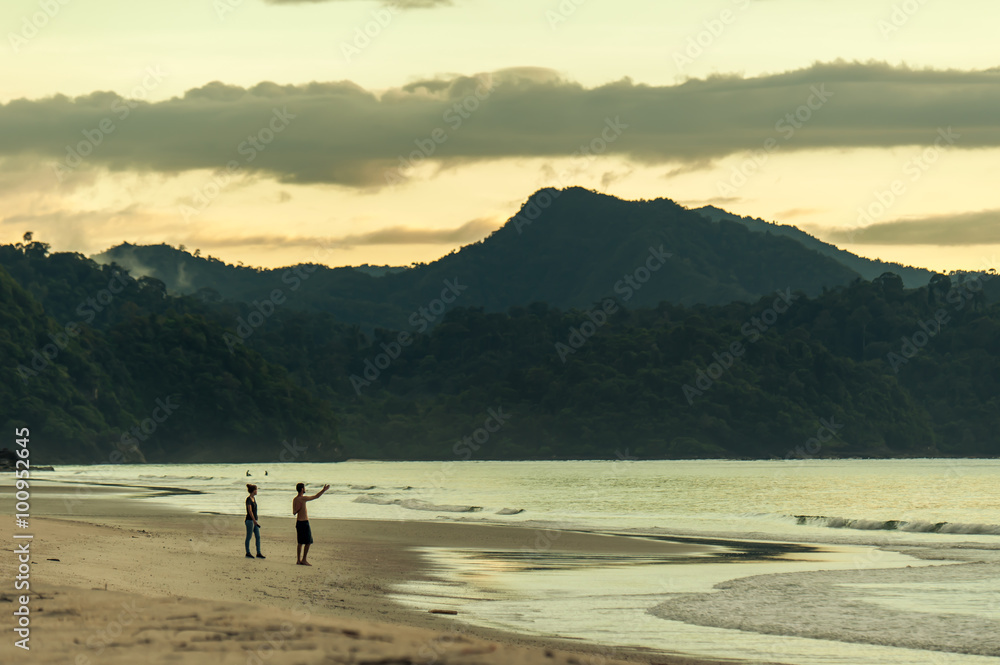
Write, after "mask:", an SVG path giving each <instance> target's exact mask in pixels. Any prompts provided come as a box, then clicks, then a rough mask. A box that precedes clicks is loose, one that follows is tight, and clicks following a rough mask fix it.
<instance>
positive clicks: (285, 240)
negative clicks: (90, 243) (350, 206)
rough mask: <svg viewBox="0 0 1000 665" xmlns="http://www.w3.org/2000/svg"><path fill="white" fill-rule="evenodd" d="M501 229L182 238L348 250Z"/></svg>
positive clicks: (438, 241) (489, 224)
mask: <svg viewBox="0 0 1000 665" xmlns="http://www.w3.org/2000/svg"><path fill="white" fill-rule="evenodd" d="M499 226H500V223H499V222H495V221H490V220H486V219H474V220H472V221H470V222H466V223H465V224H463V225H461V226H459V227H456V228H453V229H415V228H410V227H406V226H393V227H389V228H385V229H379V230H377V231H370V232H368V233H360V234H350V235H346V236H337V237H321V236H295V237H287V236H280V235H267V234H256V235H246V236H233V237H229V236H213V235H194V236H189V237H187V238H185V239H184V244H186V245H190V246H192V247H194V246H198V247H212V248H217V249H218V248H223V247H259V246H262V247H273V246H276V245H281V246H283V247H325V248H332V249H350V248H352V247H359V246H369V245H454V244H461V243H470V242H476V241H478V240H482V239H483V238H485V237H486V236H488V235H489V234H490V233H492V232H493V231H495V230H496V229H497V227H499Z"/></svg>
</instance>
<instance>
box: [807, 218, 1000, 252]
mask: <svg viewBox="0 0 1000 665" xmlns="http://www.w3.org/2000/svg"><path fill="white" fill-rule="evenodd" d="M819 232H820V233H822V234H823V235H824V236H825V237H826V238H828V239H829V240H831V241H833V242H845V243H853V244H856V245H941V246H944V245H948V246H955V245H1000V210H983V211H981V212H968V213H962V214H956V215H937V216H933V217H923V218H918V219H899V220H894V221H891V222H878V223H876V224H870V225H868V226H863V227H860V228H855V229H825V230H819Z"/></svg>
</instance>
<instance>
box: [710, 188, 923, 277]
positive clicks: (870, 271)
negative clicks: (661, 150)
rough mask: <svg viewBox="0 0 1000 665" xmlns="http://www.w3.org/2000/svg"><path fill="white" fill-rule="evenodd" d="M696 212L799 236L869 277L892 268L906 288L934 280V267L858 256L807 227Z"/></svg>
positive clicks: (805, 243)
mask: <svg viewBox="0 0 1000 665" xmlns="http://www.w3.org/2000/svg"><path fill="white" fill-rule="evenodd" d="M694 212H697V213H698V214H700V215H702V216H704V217H706V218H707V219H710V220H712V221H713V222H719V221H721V220H730V221H734V222H739V223H740V224H743V225H744V226H745V227H747V228H748V229H750V230H751V231H754V232H756V233H765V234H766V233H770V234H772V235H778V236H784V237H786V238H792V239H793V240H797V241H798V242H800V243H802V246H803V247H807V248H809V249H812V250H815V251H817V252H819V253H820V254H822V255H823V256H828V257H830V258H832V259H834V260H835V261H837V262H838V263H840V264H841V265H843V266H845V267H847V268H850V269H851V270H853V271H855V272H856V273H858V274H859V275H861V276H862V277H864V278H865V279H867V280H872V279H875V278H876V277H878V276H879V275H881V274H883V273H887V272H891V273H895V274H897V275H899V276H900V277H902V278H903V284H904V285H905V286H906V288H908V289H918V288H920V287H921V286H926V285H927V282H928V280H930V278H931V277H932V276H933V275H934V273H933V272H932V271H930V270H925V269H923V268H914V267H912V266H904V265H901V264H899V263H887V262H886V261H880V260H878V259H868V258H865V257H863V256H858V255H857V254H853V253H851V252H848V251H847V250H846V249H840V248H839V247H837V246H836V245H831V244H830V243H827V242H823V241H822V240H820V239H819V238H816V237H814V236H812V235H809V234H808V233H806V232H805V231H803V230H801V229H799V228H796V227H794V226H791V225H788V224H777V223H775V222H767V221H764V220H763V219H760V218H757V217H743V216H740V215H736V214H734V213H731V212H728V211H726V210H723V209H721V208H716V207H715V206H705V207H703V208H696V209H695V210H694Z"/></svg>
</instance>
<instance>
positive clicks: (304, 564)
mask: <svg viewBox="0 0 1000 665" xmlns="http://www.w3.org/2000/svg"><path fill="white" fill-rule="evenodd" d="M299 565H300V566H311V565H312V564H311V563H309V562H308V561H303V562H302V563H300V564H299Z"/></svg>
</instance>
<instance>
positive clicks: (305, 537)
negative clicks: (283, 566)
mask: <svg viewBox="0 0 1000 665" xmlns="http://www.w3.org/2000/svg"><path fill="white" fill-rule="evenodd" d="M328 489H330V486H329V485H323V489H321V490H320V491H319V493H317V494H313V495H312V496H306V486H305V483H299V484H298V485H296V486H295V490H296V491H297V492H298V493H299V494H298V496H296V497H295V498H294V499H292V514H294V515H295V534H296V536H298V543H299V545H298V547H297V548H296V550H295V563H296V564H297V565H299V566H311V565H312V564H311V563H309V561H308V560H307V559H306V557H308V556H309V546H310V545H312V542H313V537H312V529H310V528H309V513H308V512H307V511H306V502H307V501H312V500H313V499H318V498H320V497H321V496H323V493H324V492H326V491H327V490H328ZM303 545H305V551H303V550H302V546H303Z"/></svg>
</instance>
